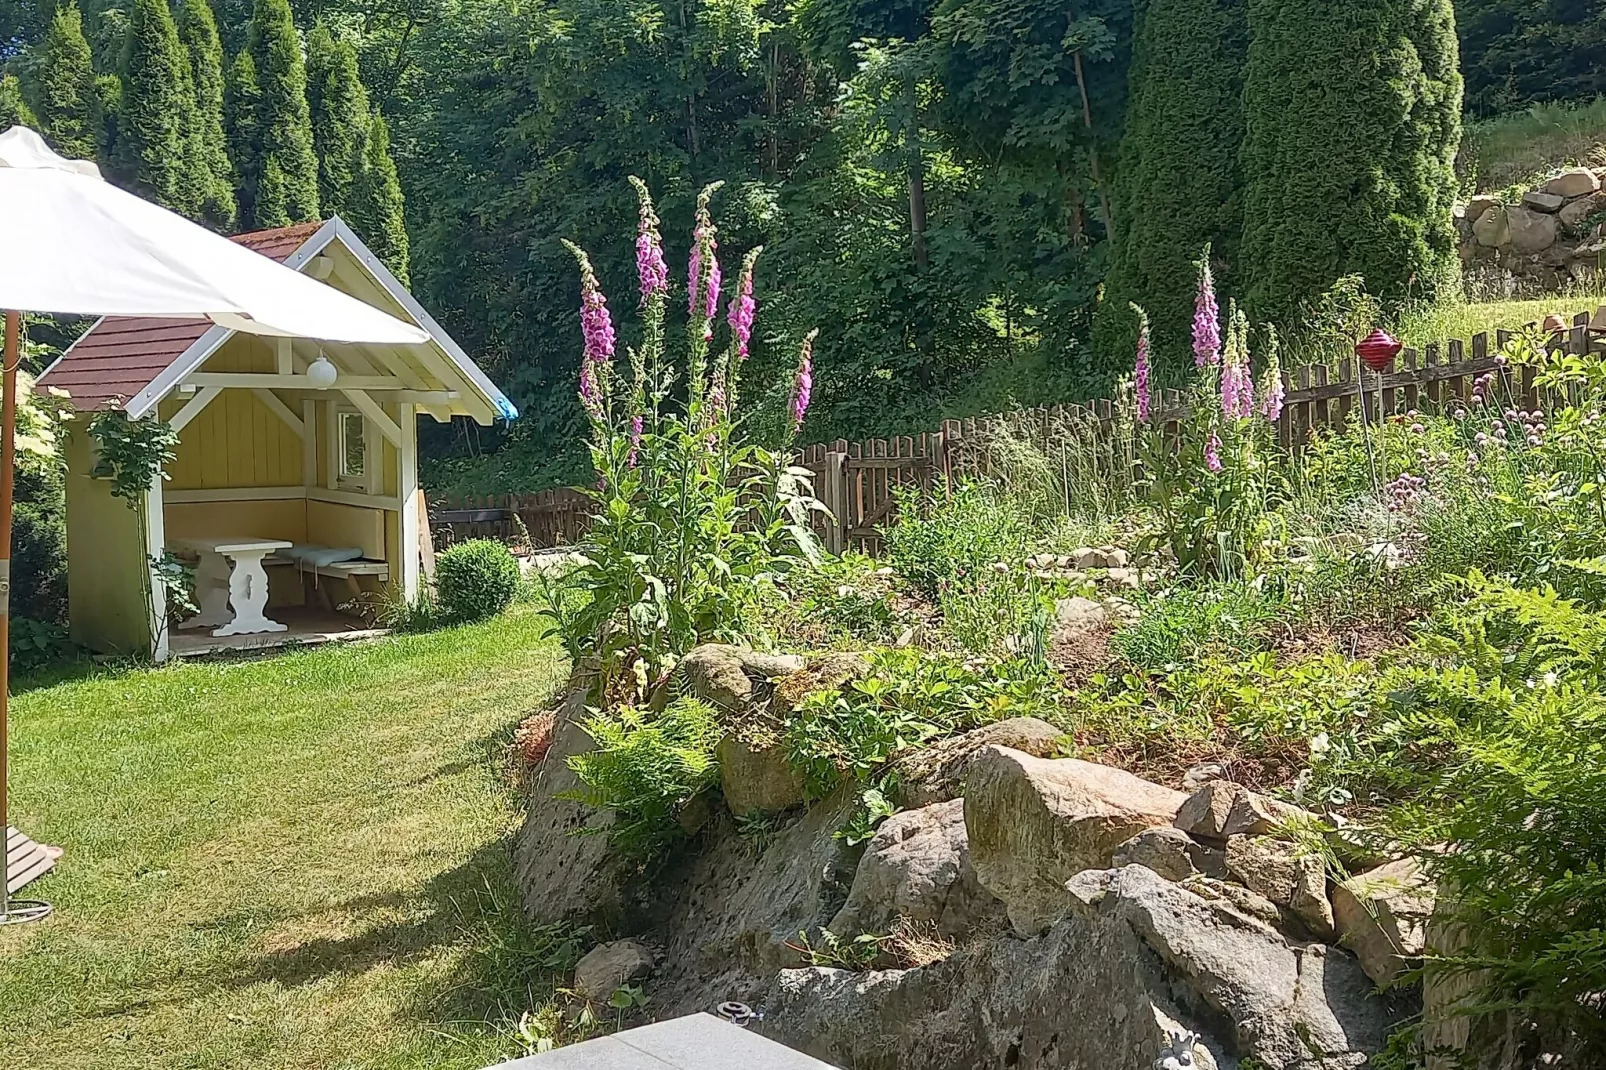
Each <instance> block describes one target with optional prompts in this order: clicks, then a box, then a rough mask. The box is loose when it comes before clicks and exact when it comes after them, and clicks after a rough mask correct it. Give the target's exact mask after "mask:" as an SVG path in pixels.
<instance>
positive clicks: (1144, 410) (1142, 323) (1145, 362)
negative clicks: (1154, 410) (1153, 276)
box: [1132, 305, 1150, 423]
mask: <svg viewBox="0 0 1606 1070" xmlns="http://www.w3.org/2000/svg"><path fill="white" fill-rule="evenodd" d="M1132 310H1133V311H1134V312H1136V313H1137V314H1138V358H1137V361H1136V363H1134V364H1133V366H1132V392H1133V394H1134V395H1136V398H1137V405H1138V420H1139V421H1140V422H1144V423H1147V422H1148V419H1149V401H1150V399H1149V372H1150V368H1149V317H1148V315H1147V314H1146V313H1145V312H1144V311H1143V309H1141V308H1139V307H1138V306H1137V305H1133V306H1132Z"/></svg>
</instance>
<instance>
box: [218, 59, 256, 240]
mask: <svg viewBox="0 0 1606 1070" xmlns="http://www.w3.org/2000/svg"><path fill="white" fill-rule="evenodd" d="M261 107H262V87H261V86H260V85H259V84H258V83H257V64H256V60H255V59H253V58H252V57H251V52H250V50H249V49H247V50H245V51H243V52H241V53H240V54H239V55H237V56H235V57H234V61H233V62H232V63H230V64H229V71H228V76H227V78H225V79H224V83H223V129H224V139H225V140H226V141H227V142H228V149H229V162H230V163H231V164H233V167H234V176H235V182H236V186H235V203H236V205H237V206H238V209H239V221H240V224H241V225H242V226H249V225H250V224H251V222H252V220H254V219H255V218H256V194H257V183H258V181H259V179H260V178H261V175H262V167H261V164H262V157H261V151H262V137H261V134H260V132H259V129H258V125H257V120H258V115H259V113H260V110H261Z"/></svg>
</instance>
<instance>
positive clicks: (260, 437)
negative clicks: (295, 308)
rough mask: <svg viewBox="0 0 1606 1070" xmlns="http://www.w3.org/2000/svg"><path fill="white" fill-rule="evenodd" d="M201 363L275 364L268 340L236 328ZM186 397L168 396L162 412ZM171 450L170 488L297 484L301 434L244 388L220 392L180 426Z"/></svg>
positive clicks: (225, 367)
mask: <svg viewBox="0 0 1606 1070" xmlns="http://www.w3.org/2000/svg"><path fill="white" fill-rule="evenodd" d="M204 367H205V369H206V370H207V371H209V372H272V371H274V369H275V367H276V365H275V360H274V355H273V350H272V348H271V346H270V343H268V342H266V341H264V340H263V339H260V338H256V337H253V336H251V335H247V334H237V335H235V336H234V337H232V338H230V339H229V340H228V341H227V342H225V343H224V344H223V348H222V349H220V350H218V351H217V352H216V353H215V354H213V355H212V357H211V359H210V360H208V361H207V362H206V364H205V365H204ZM187 400H188V398H186V397H182V396H175V397H169V398H167V399H166V400H165V401H163V402H162V406H161V414H162V417H163V418H164V419H166V418H170V417H172V415H173V414H174V413H175V412H177V411H178V410H179V409H180V408H181V407H182V406H183V405H184V403H185V402H186V401H187ZM175 452H176V454H177V456H176V457H175V458H174V460H173V463H172V464H170V465H168V467H167V472H168V475H169V476H170V477H171V479H170V480H169V481H168V483H167V487H168V489H170V490H221V489H223V488H226V487H298V486H300V485H301V439H299V438H297V437H296V434H295V432H293V431H291V430H290V428H289V427H287V426H285V423H284V421H283V420H281V419H279V418H278V417H277V416H275V415H274V414H273V413H272V412H271V411H270V410H269V409H268V407H267V406H266V405H264V404H262V402H261V401H259V400H258V399H257V397H256V395H255V394H252V393H251V392H250V391H247V390H225V391H223V393H221V394H219V395H218V396H217V398H216V399H215V400H213V402H212V404H210V405H208V406H207V407H206V408H205V409H203V410H202V411H201V414H200V415H199V416H197V417H196V418H195V419H194V420H192V421H190V423H189V425H188V426H187V427H185V428H184V430H183V431H181V432H179V442H178V449H177V450H176V451H175Z"/></svg>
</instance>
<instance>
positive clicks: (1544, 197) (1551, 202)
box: [1522, 190, 1567, 215]
mask: <svg viewBox="0 0 1606 1070" xmlns="http://www.w3.org/2000/svg"><path fill="white" fill-rule="evenodd" d="M1566 203H1567V198H1566V197H1558V196H1556V194H1554V193H1543V192H1541V191H1539V190H1530V191H1529V192H1528V193H1525V194H1523V197H1522V206H1523V207H1524V208H1532V209H1533V210H1534V211H1536V212H1548V213H1550V214H1551V215H1555V214H1556V213H1557V212H1559V211H1561V206H1562V205H1564V204H1566Z"/></svg>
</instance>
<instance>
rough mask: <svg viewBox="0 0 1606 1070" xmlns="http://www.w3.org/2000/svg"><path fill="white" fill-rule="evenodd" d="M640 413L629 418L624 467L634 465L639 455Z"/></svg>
mask: <svg viewBox="0 0 1606 1070" xmlns="http://www.w3.org/2000/svg"><path fill="white" fill-rule="evenodd" d="M641 424H642V419H641V413H639V412H638V413H636V415H634V416H632V417H631V418H630V451H629V452H628V453H626V454H625V467H626V468H634V467H636V461H637V460H638V459H639V458H640V456H641Z"/></svg>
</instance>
